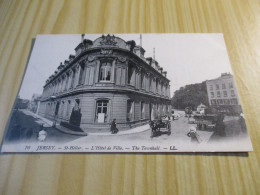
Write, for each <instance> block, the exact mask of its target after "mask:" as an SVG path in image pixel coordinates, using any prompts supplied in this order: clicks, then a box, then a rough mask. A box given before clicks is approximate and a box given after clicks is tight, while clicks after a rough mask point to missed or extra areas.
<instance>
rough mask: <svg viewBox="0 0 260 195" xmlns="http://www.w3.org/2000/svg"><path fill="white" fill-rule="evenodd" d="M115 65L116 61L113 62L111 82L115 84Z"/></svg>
mask: <svg viewBox="0 0 260 195" xmlns="http://www.w3.org/2000/svg"><path fill="white" fill-rule="evenodd" d="M115 65H116V59H114V60H113V62H112V68H111V82H113V83H114V82H115Z"/></svg>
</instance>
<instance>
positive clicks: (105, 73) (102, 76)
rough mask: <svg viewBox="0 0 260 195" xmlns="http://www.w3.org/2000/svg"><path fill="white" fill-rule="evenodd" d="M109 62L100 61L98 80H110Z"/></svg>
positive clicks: (110, 65) (110, 67) (110, 66)
mask: <svg viewBox="0 0 260 195" xmlns="http://www.w3.org/2000/svg"><path fill="white" fill-rule="evenodd" d="M111 69H112V64H111V62H102V64H101V67H100V71H99V81H110V80H111Z"/></svg>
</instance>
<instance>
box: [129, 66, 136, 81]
mask: <svg viewBox="0 0 260 195" xmlns="http://www.w3.org/2000/svg"><path fill="white" fill-rule="evenodd" d="M134 70H135V69H134V66H133V65H132V64H129V67H128V84H131V85H134Z"/></svg>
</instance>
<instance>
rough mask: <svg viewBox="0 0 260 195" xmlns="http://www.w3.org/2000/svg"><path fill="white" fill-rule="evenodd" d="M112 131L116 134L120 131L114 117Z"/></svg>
mask: <svg viewBox="0 0 260 195" xmlns="http://www.w3.org/2000/svg"><path fill="white" fill-rule="evenodd" d="M110 131H111V132H112V134H116V133H117V132H118V129H117V128H116V119H113V121H112V123H111V128H110Z"/></svg>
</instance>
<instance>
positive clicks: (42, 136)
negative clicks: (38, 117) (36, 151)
mask: <svg viewBox="0 0 260 195" xmlns="http://www.w3.org/2000/svg"><path fill="white" fill-rule="evenodd" d="M46 137H47V131H46V130H45V129H44V125H42V126H41V129H40V131H39V134H38V140H39V141H41V142H44V141H45V139H46Z"/></svg>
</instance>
